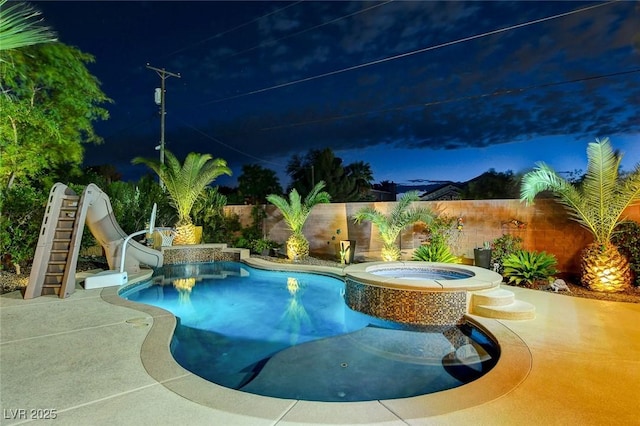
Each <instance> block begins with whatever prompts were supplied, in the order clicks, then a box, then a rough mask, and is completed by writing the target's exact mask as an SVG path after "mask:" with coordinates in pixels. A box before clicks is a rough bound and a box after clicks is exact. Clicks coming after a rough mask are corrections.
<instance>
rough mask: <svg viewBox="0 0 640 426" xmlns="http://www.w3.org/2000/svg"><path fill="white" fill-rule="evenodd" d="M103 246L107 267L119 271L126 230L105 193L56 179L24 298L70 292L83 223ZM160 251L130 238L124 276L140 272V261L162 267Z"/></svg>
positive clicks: (98, 189) (73, 284)
mask: <svg viewBox="0 0 640 426" xmlns="http://www.w3.org/2000/svg"><path fill="white" fill-rule="evenodd" d="M85 224H86V225H87V227H88V228H89V230H90V231H91V233H92V234H93V236H94V237H95V239H96V240H97V241H98V243H99V244H100V245H101V246H102V247H103V249H104V251H105V256H106V258H107V262H108V264H109V269H110V270H119V268H120V267H121V255H122V252H123V243H124V242H125V240H126V239H127V236H128V235H127V233H126V232H124V231H123V230H122V228H120V225H118V222H117V221H116V218H115V216H114V215H113V209H112V208H111V201H110V200H109V196H107V194H105V193H104V192H103V191H102V190H101V189H100V188H98V187H97V186H96V185H94V184H89V185H88V186H87V187H86V188H85V190H84V192H83V193H82V196H78V195H77V194H76V193H75V192H74V191H73V190H72V189H71V188H69V187H67V186H66V185H64V184H62V183H56V184H55V185H54V186H53V187H52V188H51V192H50V193H49V200H48V203H47V208H46V210H45V214H44V218H43V219H42V226H41V228H40V236H39V239H38V246H37V247H36V253H35V256H34V259H33V266H32V268H31V275H30V276H29V284H28V286H27V289H26V291H25V294H24V298H25V299H31V298H33V297H38V296H40V295H42V294H51V293H55V294H58V295H59V297H61V298H64V297H68V296H69V295H70V294H71V293H73V291H74V290H75V274H76V266H77V263H78V253H79V251H80V242H81V241H82V233H83V231H84V225H85ZM162 262H163V257H162V253H161V252H159V251H158V250H154V249H152V248H149V247H147V246H144V245H142V244H140V243H137V242H136V241H133V240H131V241H129V242H128V245H127V248H126V251H125V257H124V270H125V271H126V272H127V273H128V274H135V273H137V272H139V271H140V264H144V265H148V266H150V267H153V268H156V267H160V266H162Z"/></svg>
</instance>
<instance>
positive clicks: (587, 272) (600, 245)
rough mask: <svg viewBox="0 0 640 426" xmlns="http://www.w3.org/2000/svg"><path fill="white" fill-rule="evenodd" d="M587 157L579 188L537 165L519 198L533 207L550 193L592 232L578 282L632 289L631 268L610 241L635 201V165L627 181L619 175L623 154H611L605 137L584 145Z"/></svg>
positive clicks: (639, 169) (638, 186) (638, 190)
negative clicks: (539, 196)
mask: <svg viewBox="0 0 640 426" xmlns="http://www.w3.org/2000/svg"><path fill="white" fill-rule="evenodd" d="M587 158H588V162H587V172H586V174H585V177H584V180H583V182H582V183H581V185H580V186H576V185H573V184H572V183H571V182H569V181H567V180H566V179H564V178H562V177H561V176H559V175H558V174H557V173H556V172H555V171H553V170H552V169H551V168H550V167H549V166H548V165H546V164H544V163H538V165H537V167H536V169H535V170H534V171H532V172H529V173H527V174H525V175H524V177H523V178H522V188H521V192H520V199H521V200H522V201H526V202H527V203H532V202H533V200H534V198H535V196H536V195H537V194H538V193H540V192H542V191H546V190H550V191H551V192H552V193H553V194H554V195H555V196H556V197H557V199H558V201H559V202H560V203H561V204H562V205H564V206H565V208H566V209H567V210H568V212H569V214H570V217H571V219H573V220H575V221H577V222H578V223H579V224H580V225H582V226H583V227H584V228H586V229H587V230H589V232H591V234H593V237H594V240H595V241H594V242H593V243H592V244H590V245H588V246H587V247H586V248H585V249H584V250H583V251H582V253H581V262H580V269H581V281H582V284H583V285H584V286H586V287H588V288H589V289H591V290H595V291H605V292H616V291H623V290H624V289H626V288H628V287H629V286H630V285H631V270H630V267H629V261H628V260H627V258H626V257H625V256H624V255H622V254H621V253H620V251H619V250H618V249H617V248H616V246H615V245H614V244H612V243H611V237H612V235H613V231H614V229H615V228H616V227H617V226H618V224H620V222H621V221H622V220H623V219H622V213H623V211H624V210H625V209H626V208H627V207H629V206H631V205H634V204H636V203H638V202H639V201H640V164H637V165H636V167H635V170H633V171H632V172H631V173H629V174H628V175H627V176H626V177H624V178H621V177H619V174H618V169H619V167H620V161H621V160H622V154H620V153H619V152H617V151H616V152H614V151H613V149H612V147H611V144H610V142H609V138H605V139H603V140H602V141H600V140H598V139H596V141H595V142H592V143H589V146H588V147H587Z"/></svg>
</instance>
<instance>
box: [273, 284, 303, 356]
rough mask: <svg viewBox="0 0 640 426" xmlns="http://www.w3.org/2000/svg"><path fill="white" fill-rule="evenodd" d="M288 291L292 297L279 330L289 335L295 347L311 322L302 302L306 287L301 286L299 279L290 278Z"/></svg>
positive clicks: (290, 342) (281, 318)
mask: <svg viewBox="0 0 640 426" xmlns="http://www.w3.org/2000/svg"><path fill="white" fill-rule="evenodd" d="M287 290H289V294H290V295H291V297H290V298H289V301H288V303H287V306H286V308H285V311H284V312H283V313H282V316H281V317H280V323H279V327H278V328H279V329H280V330H283V331H286V332H287V333H289V344H290V345H291V346H293V345H295V344H296V343H298V340H299V338H300V331H301V330H302V328H303V327H309V326H310V325H311V320H310V319H309V314H308V313H307V310H306V309H305V307H304V305H303V304H302V301H301V300H300V299H301V297H302V294H303V293H304V291H303V290H304V286H303V285H301V284H300V281H299V280H298V279H297V278H294V277H288V278H287Z"/></svg>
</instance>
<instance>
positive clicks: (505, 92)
mask: <svg viewBox="0 0 640 426" xmlns="http://www.w3.org/2000/svg"><path fill="white" fill-rule="evenodd" d="M638 72H640V68H637V69H634V70H628V71H619V72H615V73H610V74H601V75H594V76H588V77H582V78H576V79H573V80H564V81H557V82H552V83H542V84H537V85H533V86H526V87H516V88H512V89H503V90H497V91H495V92H489V93H482V94H478V95H469V96H459V97H456V98H448V99H441V100H436V101H431V102H426V103H419V104H409V105H402V106H398V107H393V108H385V109H381V110H370V111H362V112H355V113H353V114H346V115H340V116H334V117H328V118H319V119H316V120H308V121H303V122H298V123H291V124H282V125H279V126H272V127H264V128H262V129H260V131H268V130H279V129H288V128H292V127H300V126H305V125H307V124H318V123H324V122H328V121H335V120H345V119H349V118H355V117H361V116H363V115H369V114H382V113H386V112H392V111H400V110H403V109H408V108H415V107H429V106H434V105H442V104H448V103H453V102H461V101H468V100H472V99H480V98H487V97H493V96H503V95H509V94H512V93H522V92H526V91H529V90H534V89H542V88H548V87H554V86H561V85H565V84H573V83H580V82H583V81H592V80H599V79H603V78H611V77H617V76H620V75H626V74H634V73H638Z"/></svg>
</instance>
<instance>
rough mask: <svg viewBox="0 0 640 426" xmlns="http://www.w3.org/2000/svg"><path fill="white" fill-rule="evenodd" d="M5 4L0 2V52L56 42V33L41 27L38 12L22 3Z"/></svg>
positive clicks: (5, 1) (3, 0)
mask: <svg viewBox="0 0 640 426" xmlns="http://www.w3.org/2000/svg"><path fill="white" fill-rule="evenodd" d="M7 3H8V1H7V0H0V11H1V12H2V16H0V50H9V49H18V48H20V47H25V46H31V45H34V44H40V43H49V42H54V41H57V38H56V33H55V32H54V31H52V30H51V28H49V27H47V26H44V25H42V18H40V15H41V13H40V12H39V11H38V10H36V9H34V8H33V7H31V6H30V5H29V4H27V3H23V2H18V3H12V4H10V6H5V5H6V4H7Z"/></svg>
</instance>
